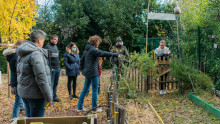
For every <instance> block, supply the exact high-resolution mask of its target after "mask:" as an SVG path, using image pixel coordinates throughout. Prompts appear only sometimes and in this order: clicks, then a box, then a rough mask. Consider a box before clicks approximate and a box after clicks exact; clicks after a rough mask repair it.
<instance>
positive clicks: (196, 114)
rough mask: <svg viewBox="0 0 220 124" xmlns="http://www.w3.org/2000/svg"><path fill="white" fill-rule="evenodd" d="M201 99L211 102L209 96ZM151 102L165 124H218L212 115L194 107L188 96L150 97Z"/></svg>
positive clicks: (219, 122) (219, 123) (173, 94)
mask: <svg viewBox="0 0 220 124" xmlns="http://www.w3.org/2000/svg"><path fill="white" fill-rule="evenodd" d="M203 97H204V99H208V98H209V99H211V100H210V101H212V100H213V98H210V96H209V95H207V96H205V95H204V96H203ZM218 99H219V98H218ZM151 101H152V104H153V106H154V107H155V109H156V110H157V111H158V113H159V115H160V116H161V117H162V119H163V121H164V122H165V123H169V124H180V123H184V124H194V123H204V124H205V123H209V124H220V120H217V119H216V118H215V117H214V116H213V115H211V114H209V113H208V112H206V111H205V110H203V109H202V108H199V107H197V106H196V105H194V104H193V103H192V102H191V101H190V99H189V97H188V94H187V95H178V94H177V93H172V94H168V95H164V96H152V98H151ZM211 103H213V101H212V102H211Z"/></svg>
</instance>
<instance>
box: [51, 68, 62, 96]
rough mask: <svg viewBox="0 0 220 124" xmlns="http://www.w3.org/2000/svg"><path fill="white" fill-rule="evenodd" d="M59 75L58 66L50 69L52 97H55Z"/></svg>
mask: <svg viewBox="0 0 220 124" xmlns="http://www.w3.org/2000/svg"><path fill="white" fill-rule="evenodd" d="M59 77H60V68H58V69H53V71H52V81H51V84H52V89H53V99H55V98H57V85H58V81H59Z"/></svg>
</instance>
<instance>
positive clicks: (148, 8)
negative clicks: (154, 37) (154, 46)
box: [146, 0, 150, 53]
mask: <svg viewBox="0 0 220 124" xmlns="http://www.w3.org/2000/svg"><path fill="white" fill-rule="evenodd" d="M149 11H150V0H148V7H147V32H146V53H147V46H148V27H149V26H148V23H149V19H148V17H149Z"/></svg>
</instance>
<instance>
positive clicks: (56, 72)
mask: <svg viewBox="0 0 220 124" xmlns="http://www.w3.org/2000/svg"><path fill="white" fill-rule="evenodd" d="M57 42H58V36H57V35H56V34H53V35H52V36H51V37H50V43H49V44H47V45H46V46H45V47H44V48H45V49H48V50H49V51H50V59H51V67H52V82H51V83H52V90H53V102H61V100H60V99H59V98H58V97H57V85H58V82H59V77H60V63H59V49H58V47H57Z"/></svg>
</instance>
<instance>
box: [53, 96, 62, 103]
mask: <svg viewBox="0 0 220 124" xmlns="http://www.w3.org/2000/svg"><path fill="white" fill-rule="evenodd" d="M61 101H62V100H61V99H59V98H57V97H56V98H55V99H53V102H61Z"/></svg>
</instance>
